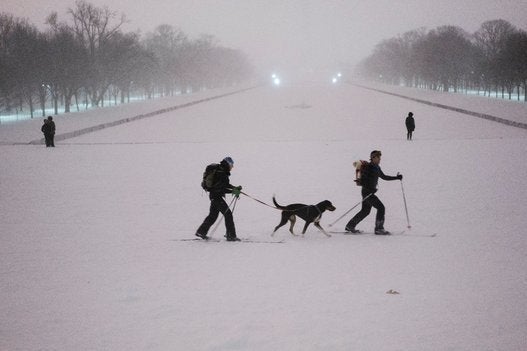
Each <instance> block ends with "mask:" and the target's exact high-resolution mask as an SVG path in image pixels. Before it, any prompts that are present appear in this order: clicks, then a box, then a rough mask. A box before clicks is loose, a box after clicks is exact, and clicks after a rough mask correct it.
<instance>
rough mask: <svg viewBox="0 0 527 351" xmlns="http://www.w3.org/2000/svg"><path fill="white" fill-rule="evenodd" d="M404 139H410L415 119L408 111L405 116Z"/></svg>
mask: <svg viewBox="0 0 527 351" xmlns="http://www.w3.org/2000/svg"><path fill="white" fill-rule="evenodd" d="M405 124H406V131H407V133H406V140H412V133H413V132H414V130H415V120H414V114H413V113H412V112H408V117H406V121H405Z"/></svg>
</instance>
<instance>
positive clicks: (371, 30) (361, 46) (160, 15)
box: [1, 0, 527, 70]
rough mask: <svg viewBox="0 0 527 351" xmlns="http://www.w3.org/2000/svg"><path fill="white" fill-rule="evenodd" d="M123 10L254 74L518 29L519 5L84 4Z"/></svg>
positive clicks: (52, 2)
mask: <svg viewBox="0 0 527 351" xmlns="http://www.w3.org/2000/svg"><path fill="white" fill-rule="evenodd" d="M88 2H89V3H92V4H94V5H96V6H99V7H102V6H108V8H109V9H110V10H112V11H115V12H117V13H119V14H120V13H123V14H125V15H126V18H127V19H128V23H127V24H126V26H125V27H124V28H123V29H125V30H127V31H136V30H140V31H141V32H142V33H146V32H150V31H152V30H153V29H154V28H155V27H156V26H157V25H159V24H170V25H173V26H177V27H179V28H180V29H181V30H183V31H184V32H185V33H187V34H189V36H191V37H197V36H199V35H200V34H212V35H214V36H215V37H216V38H217V39H218V40H219V42H220V44H221V45H223V46H227V47H231V48H234V49H240V50H242V51H244V52H245V53H246V54H247V55H248V56H249V58H250V59H251V60H252V61H253V63H254V64H255V66H256V68H258V69H260V70H286V69H288V68H297V69H303V70H306V69H315V70H320V69H329V70H334V69H339V68H344V66H349V65H352V64H354V63H357V62H358V61H359V60H360V59H362V58H364V57H365V56H367V55H368V54H369V53H370V52H371V50H372V49H373V47H374V46H375V44H377V43H378V42H379V41H381V40H382V39H387V38H390V37H393V36H396V35H397V34H402V33H404V32H406V31H408V30H412V29H417V28H420V27H426V28H429V29H431V28H435V27H437V26H441V25H455V26H460V27H461V28H463V29H465V30H467V31H468V32H471V33H472V32H474V31H476V30H477V29H478V28H479V26H480V25H481V24H482V23H483V22H485V21H487V20H493V19H504V20H506V21H509V22H510V23H511V24H513V25H515V26H517V27H520V28H523V29H525V28H526V27H527V5H526V3H525V2H524V1H520V0H504V1H498V0H463V1H458V0H443V1H433V0H403V1H396V0H376V1H366V0H348V1H340V0H333V1H322V0H286V1H284V0H224V1H221V0H219V1H218V0H216V1H213V0H197V1H196V0H153V1H148V2H143V1H137V0H112V1H109V0H91V1H88ZM1 3H2V5H1V11H3V12H8V13H11V14H13V15H15V16H16V17H22V18H27V19H28V20H29V21H30V22H31V23H32V24H34V25H36V26H37V27H38V28H39V29H44V28H46V25H45V19H46V17H47V16H48V15H49V14H50V13H51V12H53V11H56V12H58V14H59V19H60V20H69V17H68V16H67V15H66V12H67V9H68V8H73V7H75V2H74V0H1Z"/></svg>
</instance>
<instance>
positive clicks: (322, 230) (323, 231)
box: [315, 222, 331, 238]
mask: <svg viewBox="0 0 527 351" xmlns="http://www.w3.org/2000/svg"><path fill="white" fill-rule="evenodd" d="M315 227H317V228H318V229H320V231H321V232H322V233H324V235H326V236H327V237H328V238H329V237H331V235H330V234H328V233H326V231H325V230H324V228H322V226H321V225H320V222H315Z"/></svg>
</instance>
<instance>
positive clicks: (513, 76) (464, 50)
mask: <svg viewBox="0 0 527 351" xmlns="http://www.w3.org/2000/svg"><path fill="white" fill-rule="evenodd" d="M358 74H359V75H361V76H363V77H366V78H370V79H375V80H378V81H382V82H385V83H389V84H397V85H399V84H404V85H406V86H413V87H421V88H427V89H433V90H441V91H454V92H457V91H463V90H465V91H466V90H474V91H477V93H478V94H480V93H481V94H483V95H489V96H490V95H491V94H495V95H496V97H498V96H499V95H501V97H502V98H506V97H508V98H509V99H511V97H512V95H513V94H517V99H518V100H519V99H520V95H522V93H523V95H524V101H527V97H525V95H526V93H525V92H526V90H527V32H525V31H524V30H521V29H518V28H516V27H515V26H513V25H512V24H510V23H509V22H507V21H505V20H501V19H499V20H492V21H486V22H484V23H483V24H482V25H481V26H480V28H479V29H478V30H477V31H476V32H475V33H473V34H470V33H468V32H466V31H465V30H463V29H461V28H459V27H456V26H441V27H438V28H436V29H432V30H430V31H427V30H426V29H424V28H421V29H417V30H412V31H409V32H406V33H404V34H402V35H399V36H397V37H394V38H390V39H387V40H383V41H382V42H380V43H379V44H377V45H376V47H375V49H374V50H373V52H372V54H371V55H370V56H368V57H367V58H366V59H364V60H363V61H362V62H361V63H360V65H359V67H358Z"/></svg>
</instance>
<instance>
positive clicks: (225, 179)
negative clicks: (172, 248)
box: [196, 157, 242, 241]
mask: <svg viewBox="0 0 527 351" xmlns="http://www.w3.org/2000/svg"><path fill="white" fill-rule="evenodd" d="M232 167H234V161H233V160H232V158H230V157H225V158H224V159H223V160H222V161H221V162H220V164H219V166H218V168H217V169H216V171H215V173H214V181H213V185H212V187H211V189H210V193H209V198H210V210H209V215H208V216H207V217H206V218H205V220H204V221H203V223H202V224H201V226H200V227H199V228H198V230H197V231H196V236H199V237H200V238H202V239H208V237H207V233H208V231H209V229H210V227H211V226H212V225H213V224H214V222H216V219H217V218H218V215H219V213H220V212H221V213H222V214H223V216H224V217H225V227H226V229H227V233H226V235H225V237H226V238H227V241H240V239H238V237H237V236H236V228H235V227H234V219H233V217H232V211H231V209H230V208H229V206H228V205H227V203H226V202H225V199H224V198H225V194H233V195H234V196H235V197H238V196H240V192H241V190H242V187H241V186H234V185H232V184H230V182H229V176H230V175H231V170H232Z"/></svg>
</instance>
